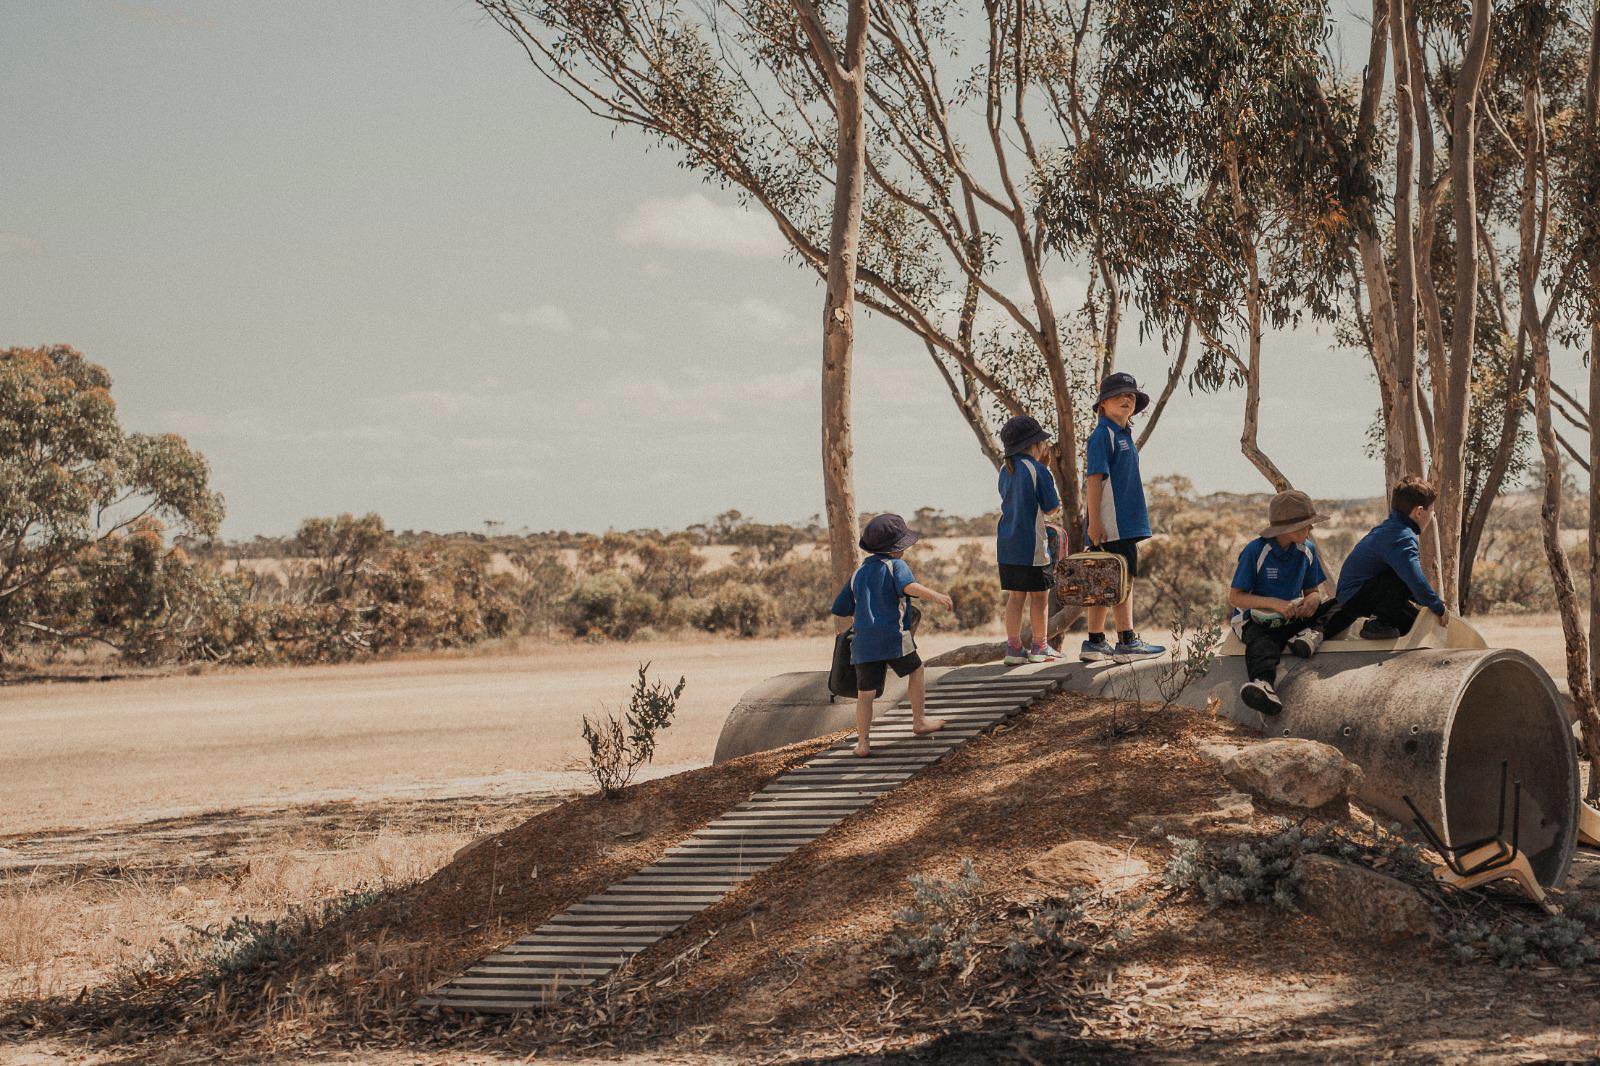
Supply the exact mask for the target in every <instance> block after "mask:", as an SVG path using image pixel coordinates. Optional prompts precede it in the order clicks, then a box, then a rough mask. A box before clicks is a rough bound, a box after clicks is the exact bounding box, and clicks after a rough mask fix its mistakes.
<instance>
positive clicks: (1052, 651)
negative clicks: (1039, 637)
mask: <svg viewBox="0 0 1600 1066" xmlns="http://www.w3.org/2000/svg"><path fill="white" fill-rule="evenodd" d="M1044 657H1045V658H1046V659H1049V660H1051V661H1052V662H1054V661H1055V660H1057V659H1065V658H1066V655H1064V654H1063V653H1062V651H1061V649H1060V648H1057V647H1053V646H1052V645H1049V644H1046V645H1045V646H1044Z"/></svg>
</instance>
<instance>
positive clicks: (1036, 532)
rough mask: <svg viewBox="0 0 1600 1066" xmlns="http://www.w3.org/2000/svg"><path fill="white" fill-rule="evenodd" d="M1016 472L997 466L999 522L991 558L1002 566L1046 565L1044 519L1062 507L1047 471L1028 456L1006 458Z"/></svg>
mask: <svg viewBox="0 0 1600 1066" xmlns="http://www.w3.org/2000/svg"><path fill="white" fill-rule="evenodd" d="M1007 458H1009V459H1010V460H1011V463H1012V465H1013V466H1015V467H1016V472H1015V473H1011V472H1008V471H1007V470H1006V468H1005V464H1004V463H1002V464H1000V523H999V525H998V526H997V527H996V529H995V539H994V555H995V559H996V560H997V561H998V562H999V563H1000V564H1001V565H1002V566H1049V565H1050V538H1049V537H1048V536H1047V535H1046V532H1045V530H1046V528H1047V526H1046V523H1045V520H1044V516H1045V515H1046V514H1047V513H1048V512H1050V511H1054V510H1055V509H1056V508H1057V507H1060V506H1061V495H1060V494H1059V493H1058V492H1056V479H1055V478H1053V477H1051V476H1050V468H1049V467H1047V466H1045V465H1044V464H1043V463H1041V462H1039V461H1038V460H1036V459H1033V458H1032V457H1030V456H1026V455H1012V456H1008V457H1007Z"/></svg>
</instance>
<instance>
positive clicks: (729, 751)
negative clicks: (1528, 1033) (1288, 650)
mask: <svg viewBox="0 0 1600 1066" xmlns="http://www.w3.org/2000/svg"><path fill="white" fill-rule="evenodd" d="M1164 669H1170V664H1168V663H1164V662H1162V661H1160V660H1146V661H1143V662H1138V663H1131V664H1126V665H1118V664H1112V663H1101V664H1096V665H1094V666H1083V665H1080V664H1076V663H1072V664H1052V665H1048V666H1043V667H1018V668H1016V669H1007V668H1004V667H1001V666H998V665H990V666H977V667H963V668H959V669H955V670H952V671H950V672H949V673H948V674H947V675H946V676H950V677H961V678H970V677H980V676H985V675H991V674H1006V675H1011V676H1014V675H1016V674H1018V673H1019V672H1027V673H1043V674H1048V675H1051V676H1057V677H1060V678H1061V681H1062V683H1063V685H1064V687H1066V688H1068V689H1070V690H1073V691H1076V692H1084V693H1088V694H1092V695H1100V696H1113V697H1121V698H1124V699H1137V700H1159V699H1160V698H1161V696H1160V692H1159V686H1158V684H1157V678H1158V676H1159V675H1160V673H1161V672H1162V671H1163V670H1164ZM786 676H787V677H788V678H789V679H790V680H789V688H788V694H789V695H790V696H791V697H798V698H799V700H800V702H799V703H788V704H786V705H785V707H784V713H754V714H752V713H745V714H743V715H741V714H740V712H739V711H737V710H736V711H735V713H734V714H733V715H730V716H729V719H728V722H727V723H726V724H725V725H724V727H723V735H722V738H721V739H720V740H719V742H718V744H717V758H718V760H719V761H720V760H722V759H726V758H732V757H733V756H735V755H742V754H746V753H747V752H750V751H760V750H763V749H765V748H772V747H778V746H779V745H781V744H788V743H793V742H794V741H797V740H802V739H806V736H805V735H800V734H804V733H806V730H807V729H808V728H813V727H814V728H815V731H814V732H810V733H809V734H808V735H809V736H820V735H822V734H823V733H825V732H829V731H832V730H835V729H840V728H848V727H849V724H850V723H849V722H847V721H843V720H842V716H841V715H839V713H838V711H837V710H836V709H835V708H837V707H838V706H839V705H837V704H836V705H834V708H829V707H827V700H826V692H827V687H826V683H825V680H826V679H825V675H821V674H818V675H814V676H815V677H816V678H817V679H819V680H818V681H816V682H814V683H813V685H812V687H811V689H810V691H812V692H820V693H821V694H822V695H821V698H820V700H818V699H816V698H812V704H815V706H812V705H810V704H807V705H806V706H802V705H801V704H802V703H804V702H805V700H806V698H807V697H806V696H805V695H804V694H803V693H802V691H801V689H803V688H804V687H805V686H804V685H802V684H800V683H799V681H800V678H801V677H802V676H803V675H786ZM930 681H931V679H930ZM1244 681H1245V668H1244V659H1243V658H1242V657H1238V656H1228V657H1224V658H1219V659H1217V660H1216V661H1215V663H1214V664H1213V665H1212V668H1211V671H1210V673H1208V674H1207V675H1206V676H1205V677H1204V678H1201V679H1200V680H1199V681H1196V682H1194V683H1193V684H1191V685H1189V686H1188V687H1187V688H1185V689H1184V690H1183V691H1182V692H1181V693H1179V695H1178V697H1177V702H1178V703H1180V704H1182V705H1185V706H1189V707H1195V708H1202V707H1205V706H1207V704H1208V703H1209V701H1210V700H1211V699H1212V698H1215V699H1217V700H1218V701H1219V707H1220V711H1221V713H1222V714H1224V715H1226V716H1227V717H1229V718H1232V719H1234V720H1235V721H1238V722H1241V723H1244V724H1246V725H1249V726H1253V727H1255V728H1257V729H1260V730H1262V731H1263V732H1264V733H1266V734H1268V735H1270V736H1290V737H1304V738H1307V739H1311V740H1320V741H1324V742H1325V743H1328V744H1331V745H1333V746H1334V747H1336V748H1338V749H1339V750H1340V751H1342V752H1344V753H1345V755H1346V756H1347V757H1348V758H1349V759H1350V760H1351V761H1352V762H1354V763H1356V764H1357V765H1358V766H1360V767H1361V769H1362V771H1363V773H1364V775H1365V780H1364V784H1363V786H1362V790H1361V793H1360V797H1359V798H1360V800H1361V802H1362V803H1363V804H1364V805H1365V806H1367V807H1368V808H1369V809H1372V810H1375V811H1377V812H1379V813H1381V814H1383V815H1385V816H1387V817H1389V818H1392V819H1394V820H1396V821H1399V822H1401V823H1403V824H1406V825H1409V824H1410V820H1411V815H1410V812H1409V811H1408V810H1407V809H1406V806H1405V803H1404V800H1403V799H1402V797H1403V796H1410V797H1411V800H1412V802H1413V803H1415V804H1416V805H1417V807H1418V808H1419V809H1420V810H1421V811H1422V812H1423V813H1424V814H1425V815H1426V816H1427V817H1428V818H1429V819H1430V820H1432V821H1433V823H1434V824H1435V825H1436V826H1437V827H1439V829H1440V830H1441V831H1442V832H1443V833H1444V834H1445V838H1446V840H1448V841H1450V842H1452V843H1457V842H1464V841H1469V840H1474V839H1477V838H1479V837H1482V836H1487V835H1488V834H1490V833H1493V832H1494V831H1495V822H1496V817H1497V808H1498V802H1499V789H1500V763H1501V760H1505V761H1506V762H1507V763H1508V764H1509V768H1510V774H1511V777H1512V778H1514V779H1520V780H1521V781H1522V814H1521V822H1520V825H1519V842H1520V844H1521V847H1522V849H1523V850H1524V851H1525V852H1526V853H1527V855H1528V859H1529V861H1530V862H1531V863H1532V865H1533V870H1534V873H1535V874H1537V875H1538V877H1539V880H1540V882H1541V883H1542V884H1544V885H1546V886H1552V885H1556V884H1559V883H1560V882H1561V880H1562V879H1563V878H1565V876H1566V873H1567V868H1568V866H1569V865H1570V864H1571V862H1572V854H1573V849H1574V847H1575V846H1576V842H1577V825H1578V803H1579V798H1580V795H1581V788H1582V786H1581V784H1580V780H1579V776H1578V762H1577V750H1576V747H1575V745H1574V744H1573V739H1572V733H1571V732H1570V727H1569V723H1568V720H1567V716H1566V714H1565V712H1564V711H1563V709H1562V702H1561V697H1560V695H1559V694H1558V693H1557V691H1556V687H1555V684H1554V682H1552V681H1551V679H1550V676H1549V674H1547V673H1545V671H1544V668H1543V667H1541V666H1540V665H1539V664H1538V663H1537V662H1535V661H1534V660H1533V659H1531V658H1529V657H1528V656H1527V655H1525V654H1523V653H1522V652H1519V651H1514V650H1511V649H1504V648H1494V649H1487V650H1479V649H1472V650H1463V649H1424V650H1418V651H1407V652H1398V653H1390V652H1336V653H1328V652H1325V653H1323V654H1321V655H1318V656H1316V657H1315V658H1313V659H1311V660H1309V661H1305V662H1302V661H1301V660H1298V659H1295V658H1293V657H1289V656H1286V657H1285V659H1284V664H1283V666H1282V667H1280V670H1279V679H1278V691H1279V693H1280V694H1282V696H1283V700H1284V705H1285V710H1284V712H1283V714H1281V715H1279V716H1278V717H1277V718H1274V719H1264V718H1263V717H1262V716H1261V715H1259V714H1257V713H1256V712H1255V711H1252V710H1251V709H1250V708H1248V707H1246V706H1245V705H1244V703H1243V702H1241V701H1240V700H1239V687H1240V686H1241V685H1242V684H1243V683H1244ZM760 687H761V686H758V688H760ZM743 705H744V704H743V702H741V706H743ZM769 706H770V705H769ZM774 710H776V708H774ZM813 723H814V726H813ZM824 726H826V727H827V728H823V727H824ZM1506 808H1507V810H1506V822H1507V827H1506V835H1507V836H1509V835H1510V824H1509V823H1510V821H1511V809H1510V808H1511V803H1510V800H1509V798H1508V800H1507V804H1506Z"/></svg>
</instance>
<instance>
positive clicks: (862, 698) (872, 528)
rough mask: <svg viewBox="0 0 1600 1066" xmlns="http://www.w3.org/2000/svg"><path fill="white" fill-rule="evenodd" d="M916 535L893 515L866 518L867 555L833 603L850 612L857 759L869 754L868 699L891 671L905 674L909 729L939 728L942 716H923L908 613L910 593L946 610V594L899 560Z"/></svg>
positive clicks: (837, 610)
mask: <svg viewBox="0 0 1600 1066" xmlns="http://www.w3.org/2000/svg"><path fill="white" fill-rule="evenodd" d="M919 536H920V535H919V534H917V533H913V532H912V531H911V530H910V529H907V528H906V521H905V519H903V518H901V517H900V516H899V515H897V514H881V515H879V516H878V517H876V518H874V519H873V520H872V521H870V522H868V523H867V528H866V532H864V533H862V534H861V550H862V551H866V552H870V553H871V555H870V556H869V557H868V558H867V559H866V560H865V561H864V562H862V564H861V565H860V567H858V568H857V569H856V572H855V574H854V576H852V577H851V578H850V583H849V584H848V585H846V586H845V587H844V588H842V589H840V590H839V595H838V596H837V597H836V598H835V599H834V601H833V613H834V614H836V615H839V616H840V617H849V616H851V615H854V616H855V626H856V634H855V640H854V643H853V644H852V645H851V652H850V661H851V662H852V663H853V664H854V665H855V668H856V754H857V755H859V756H861V757H862V758H865V757H866V756H868V755H870V754H871V747H870V744H869V743H868V740H867V734H868V732H869V731H870V730H871V729H872V703H873V700H874V698H875V697H876V695H877V693H878V692H880V691H881V690H882V689H883V682H884V679H885V678H886V677H887V674H888V671H889V670H891V669H892V670H893V671H894V672H895V676H896V677H908V678H909V681H908V682H907V686H906V694H907V695H908V696H909V697H910V699H911V731H912V732H913V733H915V734H916V735H918V736H925V735H927V734H929V733H937V732H938V731H939V730H941V729H943V728H944V719H943V718H929V717H927V716H926V711H927V707H926V699H927V685H926V680H925V677H924V671H923V667H922V658H921V657H920V656H919V655H918V654H917V642H916V636H915V634H914V633H913V632H912V630H911V624H910V616H911V597H915V598H916V599H920V600H929V601H931V602H933V603H937V604H939V605H940V606H942V607H947V608H948V607H949V606H950V597H949V596H946V595H945V594H944V593H942V592H935V591H934V590H933V589H931V588H929V587H928V586H926V585H924V584H921V583H920V582H918V581H917V580H916V578H915V577H914V576H913V575H912V573H911V567H910V566H909V565H907V564H906V561H905V560H904V559H903V558H901V556H903V555H905V553H906V549H907V548H909V547H911V545H913V544H915V543H916V542H917V540H918V539H919Z"/></svg>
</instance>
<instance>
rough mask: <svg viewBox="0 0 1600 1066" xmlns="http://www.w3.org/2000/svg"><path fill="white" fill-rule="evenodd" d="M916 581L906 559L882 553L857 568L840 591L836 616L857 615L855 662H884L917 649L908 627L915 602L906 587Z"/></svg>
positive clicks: (835, 606) (851, 653) (835, 598)
mask: <svg viewBox="0 0 1600 1066" xmlns="http://www.w3.org/2000/svg"><path fill="white" fill-rule="evenodd" d="M915 580H916V578H914V577H912V576H911V567H909V566H907V565H906V561H905V560H904V559H891V558H890V557H889V556H887V555H884V554H881V553H880V554H876V555H872V556H869V557H868V558H867V559H866V560H865V561H864V562H863V563H862V564H861V566H860V567H858V568H857V569H856V572H855V574H854V575H853V576H852V577H851V578H850V584H848V585H846V586H845V587H844V588H842V589H840V590H839V595H838V596H836V597H834V601H833V613H834V614H836V615H839V616H840V617H842V618H847V617H849V616H851V615H854V616H855V620H856V635H855V640H854V643H852V645H851V647H850V661H851V662H853V663H875V662H882V661H884V660H887V659H898V658H900V657H901V656H902V655H910V654H911V653H912V652H914V651H916V650H917V644H916V641H915V640H913V639H912V636H911V630H910V629H908V628H907V627H906V616H907V615H908V614H910V612H911V599H910V597H908V596H906V594H905V591H906V586H907V585H909V584H911V583H912V582H913V581H915Z"/></svg>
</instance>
